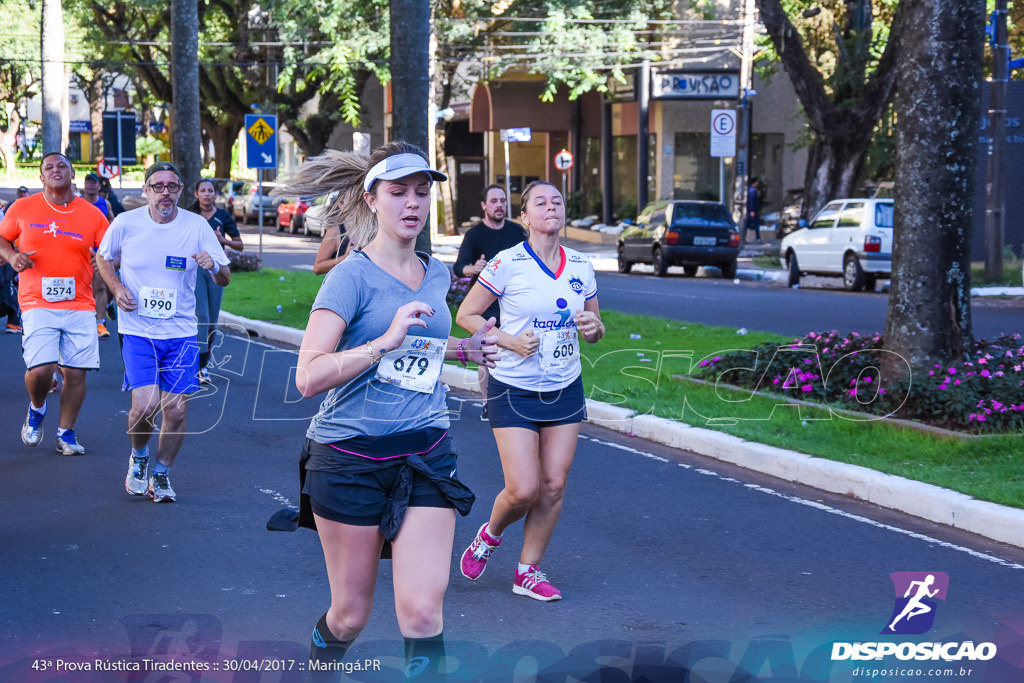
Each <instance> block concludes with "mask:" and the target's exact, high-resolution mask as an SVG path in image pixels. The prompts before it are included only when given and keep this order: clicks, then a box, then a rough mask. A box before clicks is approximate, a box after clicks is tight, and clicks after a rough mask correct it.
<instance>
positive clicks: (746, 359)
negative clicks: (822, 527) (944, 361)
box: [694, 331, 1024, 433]
mask: <svg viewBox="0 0 1024 683" xmlns="http://www.w3.org/2000/svg"><path fill="white" fill-rule="evenodd" d="M971 352H972V353H971V356H970V359H969V360H964V361H962V362H960V363H956V364H950V365H938V364H937V365H934V366H933V367H928V368H912V367H909V366H907V369H908V370H909V372H908V373H907V374H906V375H905V376H904V377H902V378H893V379H891V380H889V379H887V378H885V377H883V376H882V371H883V370H882V368H883V363H882V360H883V357H884V356H885V354H893V353H894V352H892V351H889V350H887V349H885V348H883V344H882V336H881V335H880V334H874V335H861V334H857V333H853V334H850V335H847V336H846V337H840V336H839V334H838V333H837V332H835V331H832V332H825V333H816V332H811V333H809V334H808V335H807V336H805V337H802V338H800V339H795V340H793V341H792V342H788V343H784V344H778V343H767V344H762V345H760V346H757V347H755V348H753V349H751V350H750V351H734V352H729V353H724V354H721V355H715V356H712V357H709V358H705V359H704V360H702V361H700V362H699V363H698V365H697V368H696V369H695V371H694V374H695V375H696V376H698V377H700V378H702V379H705V380H710V381H716V382H719V383H724V384H732V385H735V386H739V387H743V388H749V389H754V390H757V391H767V392H772V393H776V394H782V395H784V396H788V397H790V398H796V399H802V400H812V401H820V402H824V403H832V404H837V405H838V406H839V407H842V408H846V409H850V410H856V411H860V412H865V413H869V414H871V415H875V416H892V417H897V418H902V419H908V420H917V421H920V422H924V423H927V424H931V425H935V426H938V427H944V428H947V429H955V430H962V431H969V432H975V433H1010V432H1015V431H1021V430H1022V429H1024V346H1022V345H1021V338H1020V335H1013V336H1003V337H999V338H997V339H995V340H992V341H987V340H984V339H982V340H978V341H976V342H975V344H974V346H973V348H972V349H971ZM889 360H892V359H891V358H890V359H889ZM903 362H905V361H903Z"/></svg>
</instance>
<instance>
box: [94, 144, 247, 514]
mask: <svg viewBox="0 0 1024 683" xmlns="http://www.w3.org/2000/svg"><path fill="white" fill-rule="evenodd" d="M145 178H146V183H145V186H144V188H143V194H144V195H145V197H146V200H147V204H146V206H141V207H139V208H137V209H133V210H131V211H125V212H124V213H122V214H119V215H118V216H117V217H116V218H114V221H113V222H112V223H111V224H110V229H109V230H108V231H107V234H106V235H105V236H104V238H103V242H102V243H101V244H100V251H99V253H100V257H101V258H100V259H99V260H98V261H99V264H100V265H99V268H100V273H101V274H102V275H103V279H104V281H106V283H107V286H108V287H110V291H111V292H112V293H113V295H114V301H115V302H116V303H117V306H118V308H120V309H121V311H122V312H121V313H120V314H119V315H118V321H117V322H118V331H119V332H120V333H121V334H123V335H124V344H123V347H122V349H121V355H122V357H123V358H124V368H125V371H124V389H125V390H126V391H131V396H132V404H131V410H130V411H129V413H128V440H129V441H130V442H131V446H132V452H131V456H130V457H129V461H128V475H127V476H126V477H125V489H126V490H127V491H128V493H130V494H132V495H134V496H142V495H148V496H149V497H150V498H151V499H152V500H153V501H154V502H157V503H162V502H173V501H174V500H175V497H176V494H175V492H174V489H173V488H171V484H170V480H169V478H168V470H169V469H170V466H171V465H172V464H173V463H174V458H175V456H177V454H178V450H179V449H180V448H181V444H182V442H183V441H184V439H185V418H186V407H187V395H188V394H190V393H192V392H194V391H196V390H197V389H198V388H199V383H198V380H197V377H198V373H199V362H198V356H199V347H198V343H197V341H196V334H197V332H198V326H197V320H196V298H195V288H196V276H197V275H198V272H199V269H200V268H204V269H206V270H208V271H210V273H211V274H212V275H213V280H214V282H216V283H217V284H219V285H221V286H224V285H227V284H228V282H229V281H230V280H231V272H230V271H229V270H228V258H227V256H225V255H224V249H223V248H222V247H221V246H220V243H219V242H218V240H217V236H216V235H215V234H214V232H213V231H212V230H210V226H209V225H208V224H207V223H206V220H204V219H203V218H202V217H201V216H199V215H197V214H194V213H192V212H190V211H181V210H179V209H178V205H177V202H178V198H179V197H180V196H181V192H182V189H183V185H182V180H181V173H180V172H179V171H178V169H177V167H175V166H174V164H170V163H168V162H166V161H161V162H157V163H155V164H153V165H152V166H150V167H149V168H148V169H146V174H145ZM115 261H120V277H118V275H117V274H116V273H115V272H114V266H113V262H115ZM158 412H159V413H160V436H159V438H158V440H157V445H156V453H155V457H150V449H149V441H150V437H151V436H152V435H153V431H154V428H155V425H156V417H157V413H158Z"/></svg>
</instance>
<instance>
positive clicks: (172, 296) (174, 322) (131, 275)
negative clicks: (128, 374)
mask: <svg viewBox="0 0 1024 683" xmlns="http://www.w3.org/2000/svg"><path fill="white" fill-rule="evenodd" d="M200 251H205V252H206V253H208V254H209V255H210V257H211V258H212V259H213V262H214V263H215V264H217V265H218V266H226V265H228V263H229V261H228V257H227V256H225V255H224V248H223V247H221V246H220V242H219V241H218V240H217V235H216V234H215V233H214V232H213V230H210V224H209V223H207V222H206V219H205V218H203V217H202V216H200V215H198V214H195V213H192V212H191V211H184V210H183V209H180V208H179V209H178V214H177V215H176V216H175V217H174V219H173V220H172V221H171V222H170V223H157V222H156V221H154V220H153V218H152V217H151V216H150V215H149V206H140V207H139V208H137V209H132V210H131V211H125V212H124V213H121V214H118V215H117V217H116V218H114V220H113V222H112V223H111V224H110V227H109V228H108V229H107V233H106V234H105V235H104V236H103V241H102V242H101V243H100V249H99V254H100V257H101V258H104V259H106V260H108V261H114V260H117V259H120V260H121V265H120V273H121V282H122V283H124V286H125V287H127V288H128V291H129V292H130V293H131V295H132V297H134V298H135V303H136V305H137V306H138V308H137V309H136V310H134V311H122V310H119V311H118V312H117V331H118V332H120V333H122V334H133V335H137V336H140V337H148V338H150V339H179V338H182V337H194V336H196V333H197V327H198V326H197V322H196V275H197V274H198V272H199V264H198V263H196V261H195V259H194V258H192V255H193V254H196V253H199V252H200Z"/></svg>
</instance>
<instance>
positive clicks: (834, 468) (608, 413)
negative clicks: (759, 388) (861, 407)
mask: <svg viewBox="0 0 1024 683" xmlns="http://www.w3.org/2000/svg"><path fill="white" fill-rule="evenodd" d="M454 239H455V240H456V244H457V241H461V238H454ZM435 246H436V247H438V249H437V251H438V252H440V253H437V255H438V256H439V257H440V256H442V255H443V254H444V253H445V252H446V251H447V248H446V247H447V245H446V244H445V243H444V242H440V243H438V244H436V245H435ZM567 246H573V247H574V248H575V246H574V245H571V244H570V245H567ZM456 249H457V247H456ZM591 253H592V254H593V253H594V252H591ZM602 257H603V255H602ZM454 258H455V254H454V253H452V254H451V259H452V260H454ZM220 323H222V324H227V325H231V326H232V327H234V328H235V329H236V330H237V329H239V328H241V329H245V330H247V331H248V332H249V334H250V335H254V336H257V337H262V338H264V339H268V340H272V341H276V342H280V343H284V344H289V345H291V346H294V347H298V346H299V345H300V344H301V342H302V330H296V329H294V328H290V327H282V326H280V325H274V324H272V323H267V322H263V321H258V320H248V319H246V318H242V317H240V316H236V315H233V314H231V313H227V312H221V317H220ZM441 381H442V382H444V383H445V384H447V385H448V386H449V387H452V388H454V389H459V390H461V391H467V392H473V393H480V387H479V384H478V382H477V373H476V370H470V369H467V368H461V367H458V366H456V365H451V364H445V366H444V370H443V371H442V373H441ZM587 414H588V421H589V422H590V423H592V424H595V425H598V426H601V427H605V428H607V429H611V430H613V431H617V432H620V433H623V434H628V435H629V436H636V437H639V438H642V439H647V440H650V441H654V442H657V443H661V444H664V445H666V446H670V447H672V448H678V449H682V450H687V451H690V452H693V453H697V454H699V455H703V456H706V457H709V458H714V459H716V460H721V461H723V462H728V463H731V464H734V465H738V466H740V467H743V468H746V469H749V470H753V471H755V472H761V473H763V474H767V475H770V476H773V477H778V478H779V479H783V480H785V481H790V482H796V483H799V484H803V485H806V486H811V487H814V488H817V489H820V490H822V491H828V492H830V493H836V494H840V495H844V496H849V497H851V498H855V499H858V500H863V501H866V502H869V503H873V504H875V505H879V506H881V507H885V508H889V509H891V510H896V511H898V512H902V513H905V514H908V515H912V516H914V517H920V518H922V519H926V520H929V521H932V522H935V523H937V524H943V525H946V526H949V527H952V528H954V529H960V530H963V531H967V532H969V533H972V534H977V535H979V536H983V537H985V538H989V539H992V540H994V541H999V542H1001V543H1006V544H1009V545H1012V546H1016V547H1018V548H1024V533H1022V531H1021V530H1022V529H1024V510H1020V509H1017V508H1010V507H1006V506H1002V505H997V504H995V503H989V502H985V501H981V500H977V499H975V498H972V497H970V496H968V495H965V494H962V493H958V492H956V491H950V490H948V489H943V488H941V487H938V486H934V485H932V484H925V483H922V482H918V481H914V480H911V479H904V478H902V477H897V476H894V475H890V474H883V473H881V472H877V471H875V470H871V469H867V468H865V467H860V466H857V465H849V464H846V463H840V462H835V461H832V460H826V459H824V458H817V457H814V456H810V455H806V454H803V453H798V452H796V451H790V450H786V449H783V448H776V447H774V446H768V445H765V444H760V443H756V442H752V441H746V440H744V439H741V438H739V437H735V436H732V435H730V434H724V433H722V432H717V431H714V430H711V429H704V428H701V427H694V426H692V425H688V424H685V423H682V422H678V421H675V420H668V419H665V418H660V417H654V416H651V415H641V414H638V413H636V412H635V411H632V410H629V409H624V408H620V407H616V406H612V405H609V404H606V403H601V402H599V401H592V400H589V399H588V400H587Z"/></svg>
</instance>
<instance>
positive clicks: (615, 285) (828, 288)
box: [597, 272, 1024, 339]
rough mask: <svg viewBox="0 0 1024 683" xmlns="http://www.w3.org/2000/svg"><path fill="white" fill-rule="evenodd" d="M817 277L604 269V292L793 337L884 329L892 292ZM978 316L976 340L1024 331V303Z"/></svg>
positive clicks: (638, 304) (979, 308)
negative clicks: (795, 279) (849, 287)
mask: <svg viewBox="0 0 1024 683" xmlns="http://www.w3.org/2000/svg"><path fill="white" fill-rule="evenodd" d="M808 279H810V278H808ZM814 280H815V284H814V285H813V286H806V285H804V286H801V287H800V289H798V290H792V289H789V288H787V287H785V286H784V284H783V283H777V282H772V283H769V282H755V281H748V280H741V281H740V283H739V284H734V283H733V281H732V280H723V279H721V278H713V277H698V278H684V277H683V276H682V275H678V276H675V275H669V276H668V277H654V276H653V275H639V274H630V275H620V274H619V273H609V272H602V273H600V274H599V275H598V279H597V292H598V298H599V299H600V301H601V308H602V309H609V310H615V311H623V312H629V313H639V314H643V315H652V316H660V317H666V318H672V319H675V320H685V321H690V322H697V323H703V324H706V325H722V326H726V327H736V328H740V327H745V328H747V329H749V330H759V331H762V332H775V333H777V334H785V335H793V336H803V335H805V334H807V333H808V332H824V331H828V330H839V331H840V333H841V334H844V335H845V334H848V333H850V332H860V333H861V334H874V333H875V332H883V331H884V330H885V316H886V307H887V306H888V300H889V297H888V295H887V294H886V293H882V292H873V293H866V292H847V291H845V290H843V289H842V284H841V281H840V280H839V279H838V278H814ZM971 316H972V318H973V327H974V334H975V336H976V337H982V338H988V339H992V338H995V337H997V336H999V335H1000V334H1004V333H1005V334H1015V333H1016V334H1024V301H1015V300H1006V299H987V298H981V297H975V298H973V299H972V302H971Z"/></svg>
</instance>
